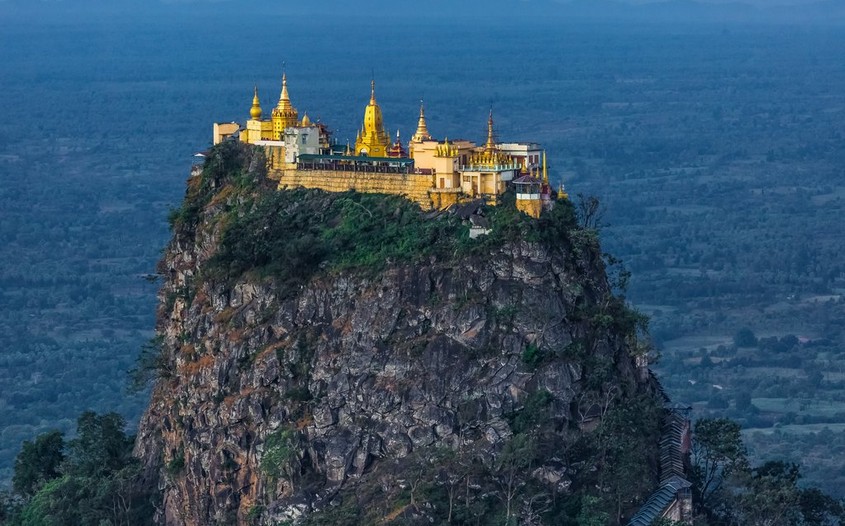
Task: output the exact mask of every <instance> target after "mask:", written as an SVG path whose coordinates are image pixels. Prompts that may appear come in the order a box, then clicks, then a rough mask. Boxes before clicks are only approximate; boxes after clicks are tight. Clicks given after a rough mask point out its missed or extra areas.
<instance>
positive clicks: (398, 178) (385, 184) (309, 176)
mask: <svg viewBox="0 0 845 526" xmlns="http://www.w3.org/2000/svg"><path fill="white" fill-rule="evenodd" d="M275 175H276V174H274V178H275ZM278 177H279V189H284V188H296V187H298V186H302V187H304V188H318V189H320V190H325V191H327V192H346V191H348V190H355V191H356V192H364V193H378V194H393V195H404V196H406V197H407V198H408V199H410V200H411V201H414V202H416V203H418V204H419V205H420V207H422V208H423V209H424V210H431V209H432V208H433V203H432V199H431V197H430V196H429V190H430V189H431V188H432V180H431V176H430V175H422V174H391V173H370V172H336V171H329V170H284V171H279V172H278Z"/></svg>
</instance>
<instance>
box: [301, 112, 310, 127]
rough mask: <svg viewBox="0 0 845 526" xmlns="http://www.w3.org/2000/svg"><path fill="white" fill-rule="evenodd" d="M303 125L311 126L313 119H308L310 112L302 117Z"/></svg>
mask: <svg viewBox="0 0 845 526" xmlns="http://www.w3.org/2000/svg"><path fill="white" fill-rule="evenodd" d="M302 125H303V126H311V119H310V118H309V117H308V112H305V115H303V116H302Z"/></svg>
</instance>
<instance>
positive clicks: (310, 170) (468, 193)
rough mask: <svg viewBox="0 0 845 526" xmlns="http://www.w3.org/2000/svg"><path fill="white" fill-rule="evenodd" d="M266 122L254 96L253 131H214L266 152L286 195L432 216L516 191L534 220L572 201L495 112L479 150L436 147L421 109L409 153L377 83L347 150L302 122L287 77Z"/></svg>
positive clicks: (539, 155) (539, 154)
mask: <svg viewBox="0 0 845 526" xmlns="http://www.w3.org/2000/svg"><path fill="white" fill-rule="evenodd" d="M263 116H264V111H263V110H262V108H261V104H260V102H259V98H258V88H255V92H254V96H253V99H252V107H251V108H250V111H249V120H247V121H246V125H245V126H242V125H240V124H238V123H234V122H233V123H215V124H214V144H217V143H219V142H221V141H224V140H237V139H240V141H242V142H245V143H248V144H252V145H256V146H260V147H263V148H264V149H265V152H266V154H267V159H268V168H269V174H270V177H271V178H273V179H276V180H278V181H279V189H285V188H295V187H305V188H318V189H321V190H326V191H330V192H345V191H347V190H356V191H358V192H372V193H386V194H398V195H403V196H405V197H407V198H408V199H410V200H412V201H415V202H417V203H419V205H420V206H421V207H422V208H423V209H426V210H431V209H445V208H448V207H449V206H451V205H454V204H457V203H462V202H466V201H471V200H476V199H483V200H485V201H486V202H487V203H490V204H493V205H495V204H498V202H499V200H500V196H501V195H502V194H503V193H504V192H505V191H506V190H507V189H508V188H509V187H512V188H513V189H514V190H515V193H516V206H517V208H518V209H519V210H522V211H523V212H525V213H526V214H528V215H530V216H531V217H535V218H536V217H539V216H540V213H541V211H542V210H543V208H549V207H551V206H553V205H554V201H555V200H556V199H567V198H568V196H567V195H566V192H565V191H564V189H563V185H562V184H561V185H560V188H559V190H558V191H557V192H556V193H555V192H553V191H552V189H551V187H550V184H549V178H548V170H547V167H546V155H545V152H544V151H543V150H542V149H541V147H540V145H538V144H536V143H522V142H513V143H499V142H497V141H496V136H495V134H494V129H493V112H492V110H491V112H490V117H489V118H488V120H487V140H486V142H485V143H484V145H482V146H478V145H476V144H475V143H473V142H471V141H466V140H456V141H449V140H448V139H444V140H442V141H440V140H437V139H434V138H433V137H432V136H431V134H430V133H429V131H428V127H427V125H426V121H425V110H424V108H423V107H422V105H421V106H420V117H419V123H418V125H417V131H416V133H414V135H413V137H411V139H410V141H409V142H408V143H407V148H406V146H405V145H403V144H402V142H401V141H400V138H399V133H398V132H397V134H396V140H395V141H393V142H391V140H390V137H389V135H388V134H387V131H386V130H385V127H384V120H383V118H382V113H381V108H380V107H379V105H378V103H377V102H376V91H375V81H373V83H372V86H371V92H370V102H369V103H368V104H367V107H366V108H365V110H364V123H363V126H362V127H361V129H360V130H359V131H358V136H357V138H356V140H355V145H354V147H353V146H352V145H350V144H346V145H345V146H344V145H339V144H337V143H336V142H334V141H333V140H332V138H331V134H330V131H329V129H328V127H326V126H325V125H324V124H323V123H320V122H316V123H315V122H312V121H311V119H310V118H309V117H308V115H303V117H302V118H301V119H300V118H299V113H298V112H297V110H296V108H294V107H293V104H292V103H291V100H290V96H289V94H288V86H287V77H286V76H284V75H283V76H282V92H281V95H280V97H279V102H278V104H277V105H276V107H275V108H273V110H272V111H271V112H270V118H263Z"/></svg>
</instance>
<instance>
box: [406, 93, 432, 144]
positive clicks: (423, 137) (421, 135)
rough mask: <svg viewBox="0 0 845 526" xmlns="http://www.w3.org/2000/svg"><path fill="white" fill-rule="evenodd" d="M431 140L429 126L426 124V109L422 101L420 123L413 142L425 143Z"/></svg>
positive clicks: (412, 139)
mask: <svg viewBox="0 0 845 526" xmlns="http://www.w3.org/2000/svg"><path fill="white" fill-rule="evenodd" d="M430 140H431V134H430V133H428V126H427V125H426V123H425V107H424V106H423V102H422V101H420V121H419V122H418V123H417V132H416V133H415V134H414V136H413V137H411V141H413V142H423V141H430Z"/></svg>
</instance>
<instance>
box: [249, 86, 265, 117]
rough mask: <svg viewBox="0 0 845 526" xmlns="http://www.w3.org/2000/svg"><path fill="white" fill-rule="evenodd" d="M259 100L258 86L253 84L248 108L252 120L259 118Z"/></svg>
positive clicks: (260, 112)
mask: <svg viewBox="0 0 845 526" xmlns="http://www.w3.org/2000/svg"><path fill="white" fill-rule="evenodd" d="M261 114H262V111H261V101H260V100H258V86H254V88H253V96H252V108H250V109H249V116H250V117H251V118H252V120H254V121H259V120H261Z"/></svg>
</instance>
